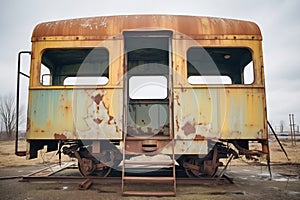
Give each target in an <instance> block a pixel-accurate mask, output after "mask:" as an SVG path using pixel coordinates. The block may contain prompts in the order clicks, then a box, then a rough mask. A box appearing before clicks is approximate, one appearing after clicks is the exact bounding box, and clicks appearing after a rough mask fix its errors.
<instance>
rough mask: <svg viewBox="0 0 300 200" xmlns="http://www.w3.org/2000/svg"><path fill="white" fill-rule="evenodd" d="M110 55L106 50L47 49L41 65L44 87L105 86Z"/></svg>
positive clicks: (41, 77)
mask: <svg viewBox="0 0 300 200" xmlns="http://www.w3.org/2000/svg"><path fill="white" fill-rule="evenodd" d="M108 67H109V53H108V51H107V50H106V49H105V48H73V49H71V48H68V49H47V50H45V51H44V52H43V55H42V63H41V76H40V79H41V84H42V85H53V86H61V85H105V84H107V83H108V77H109V76H108V75H109V74H108V72H109V69H108Z"/></svg>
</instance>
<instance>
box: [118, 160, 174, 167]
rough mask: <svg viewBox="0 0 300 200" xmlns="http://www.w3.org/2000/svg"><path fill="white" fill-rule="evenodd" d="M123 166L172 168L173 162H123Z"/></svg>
mask: <svg viewBox="0 0 300 200" xmlns="http://www.w3.org/2000/svg"><path fill="white" fill-rule="evenodd" d="M124 163H125V165H149V166H158V165H159V166H160V165H161V166H173V164H175V162H174V161H173V160H172V161H132V160H125V162H124Z"/></svg>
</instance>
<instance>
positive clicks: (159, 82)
mask: <svg viewBox="0 0 300 200" xmlns="http://www.w3.org/2000/svg"><path fill="white" fill-rule="evenodd" d="M167 96H168V80H167V78H166V77H165V76H132V77H130V79H129V97H130V98H131V99H165V98H167Z"/></svg>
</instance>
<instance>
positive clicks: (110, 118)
mask: <svg viewBox="0 0 300 200" xmlns="http://www.w3.org/2000/svg"><path fill="white" fill-rule="evenodd" d="M107 114H108V111H107ZM108 117H109V119H108V124H111V122H110V121H111V120H113V119H114V117H113V116H110V115H109V116H108ZM114 123H115V121H114Z"/></svg>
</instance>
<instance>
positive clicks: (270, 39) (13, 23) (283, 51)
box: [0, 0, 300, 124]
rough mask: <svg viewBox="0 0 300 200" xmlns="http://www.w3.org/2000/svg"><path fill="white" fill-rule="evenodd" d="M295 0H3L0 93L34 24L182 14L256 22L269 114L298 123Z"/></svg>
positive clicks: (299, 32) (10, 84)
mask: <svg viewBox="0 0 300 200" xmlns="http://www.w3.org/2000/svg"><path fill="white" fill-rule="evenodd" d="M299 9H300V1H299V0H265V1H261V0H252V1H246V0H226V1H225V0H210V1H201V0H149V1H146V0H144V1H143V0H127V1H125V0H119V1H117V0H108V1H104V0H84V1H76V0H65V1H64V0H51V1H40V0H27V1H22V0H21V1H20V0H1V1H0V15H1V17H0V27H1V37H0V41H1V48H0V68H1V72H0V95H6V94H9V93H12V94H15V90H16V89H15V88H16V68H17V54H18V52H19V51H20V50H30V48H31V43H30V38H31V34H32V30H33V28H34V27H35V25H36V24H38V23H40V22H45V21H54V20H60V19H68V18H80V17H92V16H102V15H120V14H182V15H196V16H213V17H225V18H234V19H243V20H248V21H253V22H256V23H257V24H258V25H259V26H260V28H261V31H262V34H263V38H264V39H263V52H264V65H265V74H266V87H267V106H268V118H269V121H272V122H273V123H274V124H279V122H280V120H284V121H286V124H287V123H288V114H289V113H294V114H295V122H296V124H300V89H299V87H300V54H299V53H300V51H299V48H300V39H299V37H300V22H299V21H300V14H299V13H300V12H299Z"/></svg>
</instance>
